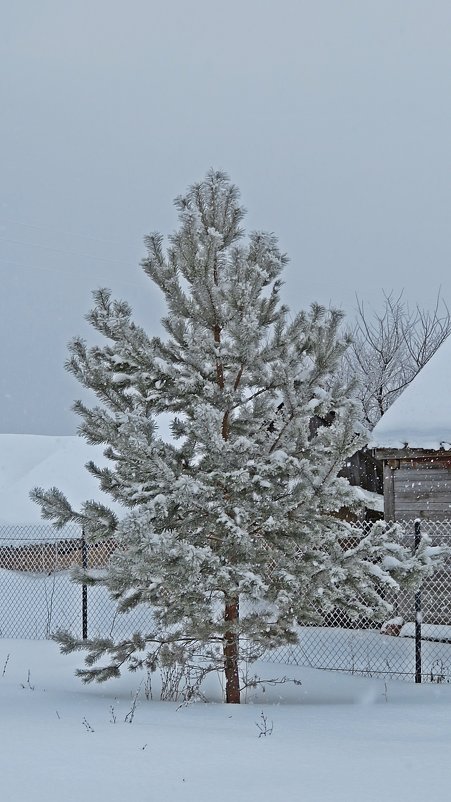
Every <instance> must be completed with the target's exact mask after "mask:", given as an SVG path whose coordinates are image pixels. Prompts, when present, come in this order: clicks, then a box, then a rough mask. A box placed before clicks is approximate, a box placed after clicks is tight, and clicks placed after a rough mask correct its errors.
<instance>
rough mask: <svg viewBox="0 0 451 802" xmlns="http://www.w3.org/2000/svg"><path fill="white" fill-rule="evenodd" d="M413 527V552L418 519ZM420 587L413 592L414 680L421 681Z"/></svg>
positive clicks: (419, 530) (417, 543) (417, 535)
mask: <svg viewBox="0 0 451 802" xmlns="http://www.w3.org/2000/svg"><path fill="white" fill-rule="evenodd" d="M414 527H415V552H416V551H417V550H418V547H419V545H420V541H421V521H419V520H418V519H417V520H416V521H415V523H414ZM422 618H423V615H422V612H421V587H420V588H418V590H417V592H416V593H415V682H417V683H418V682H421V622H422Z"/></svg>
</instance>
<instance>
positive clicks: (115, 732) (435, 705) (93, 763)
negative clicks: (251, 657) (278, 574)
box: [0, 640, 451, 802]
mask: <svg viewBox="0 0 451 802" xmlns="http://www.w3.org/2000/svg"><path fill="white" fill-rule="evenodd" d="M81 659H82V656H81V655H80V654H78V655H70V656H68V657H64V656H62V655H60V653H59V651H58V647H57V645H56V644H55V643H53V642H52V641H25V640H22V641H21V640H1V641H0V694H1V715H0V729H1V745H2V748H1V751H0V784H1V797H0V798H1V800H2V802H75V800H76V802H80V800H83V802H94V801H95V802H102V801H103V800H107V801H108V802H124V800H128V799H140V800H143V801H144V800H146V802H147V800H149V802H150V801H151V800H158V802H165V801H166V800H168V802H182V800H183V802H207V800H209V801H210V800H214V801H215V802H230V800H237V802H241V800H243V802H244V800H246V802H247V801H249V802H253V801H254V800H255V802H276V800H283V802H291V800H300V801H301V800H302V802H332V800H333V802H376V800H377V802H381V800H383V801H384V802H404V800H406V802H420V800H421V802H424V800H432V801H434V800H446V799H448V798H449V789H450V787H451V761H450V754H451V726H450V720H451V686H449V685H436V684H433V685H431V684H428V685H424V686H420V685H418V686H415V685H410V684H407V683H403V682H392V683H390V682H384V681H383V680H376V679H367V678H361V677H349V676H342V675H340V674H333V673H329V672H327V671H317V670H314V669H306V668H299V667H295V666H289V667H281V666H275V665H273V664H272V665H270V664H259V665H257V666H256V667H255V668H256V671H257V673H258V674H259V676H261V677H262V678H270V677H277V676H281V672H282V671H283V673H284V674H286V675H287V676H290V677H293V678H296V679H298V680H300V681H301V682H302V685H294V684H292V683H286V684H282V685H273V686H271V685H270V684H268V683H265V684H264V686H263V687H262V688H261V689H259V690H258V691H257V690H252V691H249V692H248V694H247V704H243V705H241V706H230V705H225V704H219V702H220V699H221V686H220V682H219V679H218V677H216V676H211V677H210V679H209V680H208V681H207V682H206V684H205V686H204V692H205V695H206V697H207V699H208V700H209V702H196V703H193V704H190V705H188V706H185V707H179V705H178V704H177V703H174V702H161V701H159V687H158V682H157V679H156V678H154V679H153V682H152V685H153V688H152V695H153V698H149V699H147V698H146V691H147V696H149V694H148V687H147V686H146V684H145V680H146V676H145V675H139V674H129V673H127V674H125V675H124V677H121V678H120V679H118V680H112V681H109V682H108V683H106V684H103V685H90V686H84V685H82V684H81V683H80V681H79V679H77V678H76V677H74V675H73V672H74V669H75V667H76V666H79V665H80V664H81ZM137 692H139V693H138V698H137V703H136V709H135V711H134V715H133V716H130V715H129V718H132V721H131V723H128V722H126V721H124V719H125V718H126V717H127V714H130V711H132V709H133V702H134V699H135V697H136V694H137ZM262 713H263V716H264V717H266V721H267V725H266V726H267V729H268V734H266V735H262V736H261V737H259V734H260V731H259V728H258V727H257V724H260V725H261V726H263V728H264V722H263V718H262ZM271 728H272V733H271V734H269V730H270V729H271Z"/></svg>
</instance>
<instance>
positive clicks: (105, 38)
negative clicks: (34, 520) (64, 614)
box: [0, 0, 451, 434]
mask: <svg viewBox="0 0 451 802" xmlns="http://www.w3.org/2000/svg"><path fill="white" fill-rule="evenodd" d="M0 15H1V19H0V58H1V68H0V101H1V111H2V115H1V117H2V122H1V126H0V160H1V180H0V275H1V283H0V356H1V362H0V377H1V378H0V431H2V432H24V433H25V432H31V433H37V434H41V433H43V434H46V433H48V434H70V433H73V432H74V431H75V427H76V424H77V420H76V418H75V417H74V415H73V414H72V413H71V412H70V406H71V403H72V400H73V399H74V398H76V397H78V396H79V395H80V391H79V388H78V386H77V384H76V383H75V381H74V380H73V379H72V378H71V377H70V376H68V375H66V374H65V372H64V368H63V363H64V359H65V356H66V343H67V341H68V340H69V339H70V338H71V337H72V336H74V335H75V334H84V335H87V336H90V335H89V331H88V329H87V327H86V326H85V324H84V322H83V314H84V313H85V312H86V311H87V310H88V309H89V308H90V305H91V298H90V292H91V290H92V289H95V288H96V287H98V286H109V287H111V288H112V290H113V292H114V294H115V295H117V296H120V297H123V298H126V299H127V300H129V301H130V302H131V304H132V306H134V307H135V308H136V310H137V317H138V319H139V321H140V322H143V323H145V324H146V325H147V326H148V327H149V329H151V330H152V328H153V329H156V326H157V322H158V319H159V317H160V315H161V312H162V308H161V306H160V299H159V297H158V296H157V295H156V293H155V291H154V289H153V287H152V285H151V282H150V281H149V280H148V279H146V277H145V276H144V275H143V274H142V271H141V270H140V268H139V261H140V259H141V258H142V257H143V255H144V248H143V244H142V239H143V236H144V234H145V233H147V232H149V231H153V230H160V231H162V232H163V233H165V234H167V233H169V232H170V231H171V230H172V229H173V228H174V226H175V224H176V215H175V210H174V208H173V206H172V199H173V198H174V197H175V196H176V195H177V194H179V193H181V192H183V191H184V190H185V189H186V187H187V186H188V185H189V184H190V183H192V182H193V181H196V180H199V179H201V178H202V177H203V175H204V174H205V172H206V170H207V169H208V168H209V167H215V168H221V169H225V170H226V171H227V172H228V173H229V174H230V176H231V178H232V179H233V180H234V182H235V183H237V184H238V185H239V186H240V188H241V191H242V197H243V202H244V204H245V205H246V207H247V208H248V210H249V214H248V218H247V225H248V227H249V228H260V229H269V230H271V231H274V232H275V233H276V234H277V235H278V236H279V238H280V242H281V246H282V247H283V249H284V250H286V251H287V252H288V254H289V255H290V258H291V264H290V266H289V268H288V270H287V275H286V294H287V297H288V298H289V301H290V304H291V306H292V307H293V308H298V307H305V306H306V305H308V304H309V303H310V302H311V301H313V300H318V301H321V302H323V303H325V304H329V303H332V304H333V305H338V306H342V307H343V308H344V309H345V310H346V311H348V312H352V309H353V307H354V305H355V293H356V292H357V293H358V294H359V296H360V297H362V298H363V299H365V300H367V301H368V302H370V303H371V302H372V300H373V299H374V303H377V302H378V300H379V299H380V295H381V288H384V289H385V290H387V291H390V290H392V289H393V290H394V291H395V292H399V291H400V290H401V289H403V288H405V291H406V296H407V297H408V299H409V300H410V301H411V302H412V303H413V304H414V303H416V302H419V303H420V304H422V305H426V306H427V305H430V304H432V303H433V301H434V298H435V295H436V293H437V290H438V288H439V287H440V286H441V288H442V295H443V297H444V298H445V299H447V301H448V302H451V270H450V264H451V259H450V257H451V241H450V218H451V3H450V2H449V0H443V1H442V0H429V1H428V2H426V0H421V2H420V1H419V0H308V1H307V0H305V1H304V0H227V2H215V0H159V1H158V2H153V1H152V0H127V2H118V1H117V0H116V1H115V0H77V2H74V1H73V0H40V1H39V2H36V0H14V3H8V4H7V3H4V4H3V5H2V10H1V12H0Z"/></svg>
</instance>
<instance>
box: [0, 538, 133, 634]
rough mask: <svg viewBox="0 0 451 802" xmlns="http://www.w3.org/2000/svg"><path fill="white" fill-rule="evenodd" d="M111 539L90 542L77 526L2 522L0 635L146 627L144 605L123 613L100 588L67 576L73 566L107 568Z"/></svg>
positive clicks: (124, 631)
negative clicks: (60, 630) (118, 610)
mask: <svg viewBox="0 0 451 802" xmlns="http://www.w3.org/2000/svg"><path fill="white" fill-rule="evenodd" d="M115 547H116V544H115V543H114V541H112V540H111V541H102V542H101V543H94V544H88V543H86V541H85V540H84V538H83V535H82V532H81V530H80V528H79V527H78V526H66V527H65V528H64V529H62V530H60V531H58V532H56V530H55V529H54V528H53V527H52V526H49V525H47V526H46V525H44V524H43V525H37V526H28V527H25V526H6V527H5V526H4V527H0V599H1V604H0V637H3V638H34V639H40V638H49V637H51V635H52V633H53V632H55V631H56V630H59V629H64V630H68V631H70V632H72V633H73V634H74V635H75V636H77V637H87V635H88V633H89V635H90V636H93V635H102V636H112V637H122V636H126V635H127V634H129V633H131V632H134V631H138V630H141V629H142V628H143V627H144V628H146V619H148V617H149V611H148V609H147V608H145V607H144V606H143V607H138V608H137V609H136V610H134V611H131V612H130V613H127V614H126V615H125V614H121V613H118V612H117V610H116V605H115V604H114V602H113V601H112V600H111V599H110V597H109V595H108V593H107V591H106V589H105V588H104V587H89V588H88V587H86V586H85V585H79V584H78V583H75V582H73V581H72V580H71V569H72V568H74V567H75V566H80V567H85V568H90V569H95V570H96V571H99V572H100V571H102V570H105V568H106V567H107V565H108V562H109V560H110V558H111V555H112V553H113V552H114V550H115Z"/></svg>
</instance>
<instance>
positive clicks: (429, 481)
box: [384, 458, 451, 521]
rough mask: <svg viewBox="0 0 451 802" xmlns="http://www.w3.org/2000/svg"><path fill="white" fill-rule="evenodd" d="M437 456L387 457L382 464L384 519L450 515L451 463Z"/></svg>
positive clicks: (434, 519) (432, 517)
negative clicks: (396, 458) (431, 457)
mask: <svg viewBox="0 0 451 802" xmlns="http://www.w3.org/2000/svg"><path fill="white" fill-rule="evenodd" d="M448 463H449V460H448V459H447V460H443V461H441V460H440V459H439V458H435V459H431V460H430V461H428V460H425V459H420V460H417V459H412V460H388V461H387V462H386V463H385V464H384V503H385V518H386V519H387V520H396V521H399V520H406V519H412V518H423V519H424V520H428V521H437V520H444V519H446V518H451V466H450V465H449V464H448Z"/></svg>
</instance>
